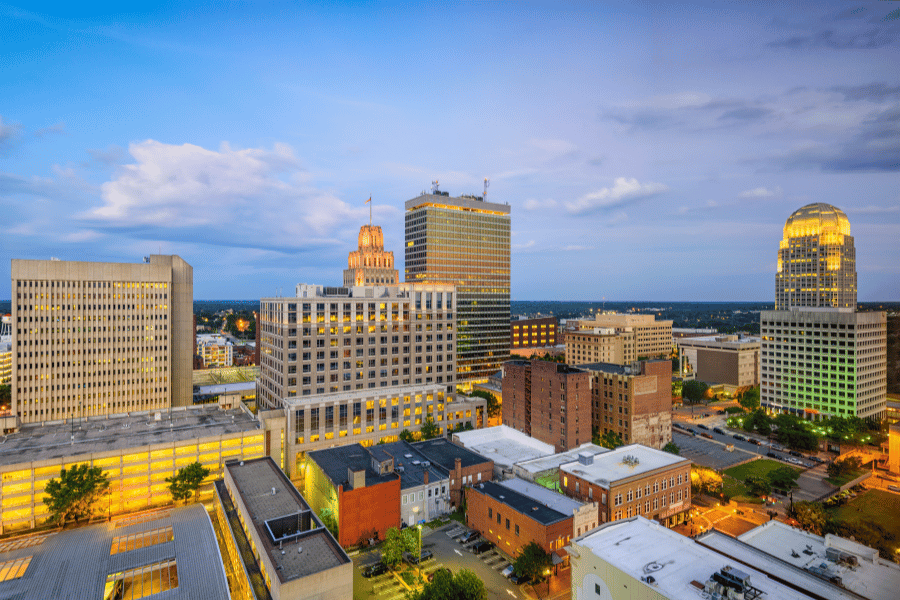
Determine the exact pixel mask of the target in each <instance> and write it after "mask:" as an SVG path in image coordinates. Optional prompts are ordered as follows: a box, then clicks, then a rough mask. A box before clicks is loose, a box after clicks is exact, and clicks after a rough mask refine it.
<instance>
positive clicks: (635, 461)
mask: <svg viewBox="0 0 900 600" xmlns="http://www.w3.org/2000/svg"><path fill="white" fill-rule="evenodd" d="M690 462H691V461H690V460H688V459H686V458H683V457H681V456H677V455H675V454H669V453H668V452H663V451H662V450H657V449H656V448H650V447H649V446H642V445H640V444H631V445H629V446H621V447H619V448H616V449H615V450H610V451H609V452H606V453H603V454H597V455H596V456H594V457H593V464H590V465H585V464H582V463H581V462H578V461H575V462H571V463H568V464H564V465H560V467H559V468H560V470H561V471H565V472H566V473H571V474H573V475H576V476H578V477H580V478H582V479H586V480H589V481H593V482H594V483H596V484H597V485H599V486H601V487H605V488H607V489H609V486H610V483H611V482H615V481H619V480H621V479H628V478H630V477H635V476H638V475H645V474H647V473H650V472H651V471H655V470H657V469H663V468H667V467H671V466H673V465H677V464H679V463H683V464H685V465H689V464H690Z"/></svg>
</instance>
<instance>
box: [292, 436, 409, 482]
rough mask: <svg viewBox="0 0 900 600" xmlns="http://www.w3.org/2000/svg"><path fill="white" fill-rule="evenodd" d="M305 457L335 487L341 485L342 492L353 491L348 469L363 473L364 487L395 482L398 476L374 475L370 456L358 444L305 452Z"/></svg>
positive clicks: (394, 474) (395, 474)
mask: <svg viewBox="0 0 900 600" xmlns="http://www.w3.org/2000/svg"><path fill="white" fill-rule="evenodd" d="M306 456H307V457H308V458H309V459H310V460H312V461H313V462H315V463H316V464H317V465H319V468H320V469H322V472H323V473H325V475H326V476H327V477H328V479H330V480H331V483H332V484H333V485H334V486H335V487H337V486H339V485H342V486H344V490H352V489H353V483H352V482H351V481H349V480H348V470H349V469H352V470H354V471H365V473H366V487H368V486H371V485H378V484H380V483H386V482H388V481H395V480H396V479H397V477H398V474H397V473H393V472H391V473H387V474H385V475H381V474H379V473H376V472H375V470H374V469H373V468H372V454H371V453H370V452H369V451H368V450H367V449H366V448H364V447H363V446H361V445H360V444H349V445H347V446H336V447H334V448H326V449H325V450H315V451H313V452H307V453H306ZM395 466H396V465H395Z"/></svg>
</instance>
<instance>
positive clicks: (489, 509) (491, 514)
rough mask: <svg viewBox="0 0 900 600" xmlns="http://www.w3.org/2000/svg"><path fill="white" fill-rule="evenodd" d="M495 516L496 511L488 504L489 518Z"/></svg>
mask: <svg viewBox="0 0 900 600" xmlns="http://www.w3.org/2000/svg"><path fill="white" fill-rule="evenodd" d="M493 517H494V511H493V509H492V508H491V507H490V506H488V519H492V518H493Z"/></svg>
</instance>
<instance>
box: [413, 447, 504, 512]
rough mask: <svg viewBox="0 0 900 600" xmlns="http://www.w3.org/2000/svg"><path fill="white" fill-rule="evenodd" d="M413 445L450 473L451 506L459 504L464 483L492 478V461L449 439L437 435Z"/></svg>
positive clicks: (479, 481) (472, 483) (471, 483)
mask: <svg viewBox="0 0 900 600" xmlns="http://www.w3.org/2000/svg"><path fill="white" fill-rule="evenodd" d="M413 447H414V448H415V449H416V450H418V451H419V452H420V453H422V454H423V455H424V456H425V457H427V458H428V460H429V461H431V462H432V463H433V464H435V465H439V466H440V467H442V468H443V469H444V470H446V471H448V472H449V473H450V502H451V504H453V506H460V505H461V503H462V498H463V495H462V490H463V486H464V485H475V484H478V483H481V482H482V481H491V480H492V479H493V476H494V461H492V460H489V459H487V458H485V457H483V456H481V455H480V454H477V453H475V452H472V451H471V450H468V449H466V448H463V447H462V446H459V445H457V444H454V443H452V442H450V441H449V440H446V439H444V438H440V437H439V438H434V439H433V440H426V441H424V442H416V443H414V444H413Z"/></svg>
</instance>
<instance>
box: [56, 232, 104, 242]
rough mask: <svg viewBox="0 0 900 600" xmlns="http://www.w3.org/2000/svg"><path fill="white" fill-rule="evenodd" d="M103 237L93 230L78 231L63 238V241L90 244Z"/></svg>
mask: <svg viewBox="0 0 900 600" xmlns="http://www.w3.org/2000/svg"><path fill="white" fill-rule="evenodd" d="M101 237H103V234H101V233H100V232H98V231H94V230H93V229H79V230H78V231H73V232H72V233H69V234H67V235H64V236H63V238H62V239H63V240H64V241H66V242H76V243H77V242H90V241H93V240H96V239H98V238H101Z"/></svg>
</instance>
